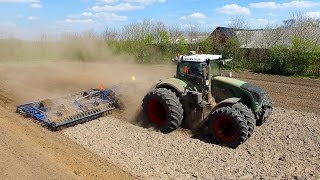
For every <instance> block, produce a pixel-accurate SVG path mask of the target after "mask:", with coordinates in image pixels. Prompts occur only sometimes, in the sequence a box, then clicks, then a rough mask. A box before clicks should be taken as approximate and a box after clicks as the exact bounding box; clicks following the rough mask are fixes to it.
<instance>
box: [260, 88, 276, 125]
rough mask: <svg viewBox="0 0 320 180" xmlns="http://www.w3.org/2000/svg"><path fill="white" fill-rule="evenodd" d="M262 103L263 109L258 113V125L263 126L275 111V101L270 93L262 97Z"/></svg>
mask: <svg viewBox="0 0 320 180" xmlns="http://www.w3.org/2000/svg"><path fill="white" fill-rule="evenodd" d="M261 104H262V110H261V113H260V114H259V115H258V120H257V126H261V125H262V124H263V123H265V122H266V121H267V119H268V118H269V117H270V115H271V114H272V111H273V102H272V99H271V97H270V96H269V94H265V95H264V96H263V97H262V101H261Z"/></svg>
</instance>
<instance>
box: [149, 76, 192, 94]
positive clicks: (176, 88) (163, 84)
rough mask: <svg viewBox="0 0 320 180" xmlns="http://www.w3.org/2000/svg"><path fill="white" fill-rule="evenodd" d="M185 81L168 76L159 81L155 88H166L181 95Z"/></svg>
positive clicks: (185, 84)
mask: <svg viewBox="0 0 320 180" xmlns="http://www.w3.org/2000/svg"><path fill="white" fill-rule="evenodd" d="M186 87H187V83H185V82H184V81H182V80H180V79H177V78H169V79H166V80H163V81H160V82H159V83H158V84H157V85H156V86H155V88H166V89H170V90H172V91H173V92H175V93H176V94H177V95H181V94H182V93H184V92H185V90H186Z"/></svg>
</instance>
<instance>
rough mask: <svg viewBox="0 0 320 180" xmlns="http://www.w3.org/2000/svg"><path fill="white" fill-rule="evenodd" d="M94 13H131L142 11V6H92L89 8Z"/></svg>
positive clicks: (127, 4) (123, 4)
mask: <svg viewBox="0 0 320 180" xmlns="http://www.w3.org/2000/svg"><path fill="white" fill-rule="evenodd" d="M91 9H92V10H93V11H94V12H115V11H133V10H140V9H144V6H139V5H138V6H135V5H131V4H130V3H121V4H118V5H114V6H112V5H104V6H93V7H92V8H91Z"/></svg>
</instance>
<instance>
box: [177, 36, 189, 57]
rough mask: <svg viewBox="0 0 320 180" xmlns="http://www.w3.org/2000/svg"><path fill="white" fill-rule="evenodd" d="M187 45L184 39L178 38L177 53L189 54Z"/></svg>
mask: <svg viewBox="0 0 320 180" xmlns="http://www.w3.org/2000/svg"><path fill="white" fill-rule="evenodd" d="M188 49H189V48H188V44H187V42H186V40H185V38H184V37H180V38H179V43H178V48H177V51H178V52H179V53H180V54H187V53H188V52H189V50H188Z"/></svg>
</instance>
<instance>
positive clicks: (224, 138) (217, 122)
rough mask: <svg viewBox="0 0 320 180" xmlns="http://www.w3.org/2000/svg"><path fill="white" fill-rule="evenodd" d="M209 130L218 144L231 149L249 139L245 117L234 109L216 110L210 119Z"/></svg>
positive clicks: (223, 108)
mask: <svg viewBox="0 0 320 180" xmlns="http://www.w3.org/2000/svg"><path fill="white" fill-rule="evenodd" d="M209 130H210V131H211V133H212V135H213V138H214V140H215V141H216V142H217V143H219V144H221V145H223V146H227V147H231V148H236V147H238V146H239V145H240V144H242V143H243V142H245V141H246V140H247V138H248V124H247V122H246V119H245V117H244V116H243V115H242V114H240V112H239V111H238V110H236V109H234V108H232V107H221V108H219V109H217V110H215V111H214V112H213V113H212V115H211V117H210V119H209Z"/></svg>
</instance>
